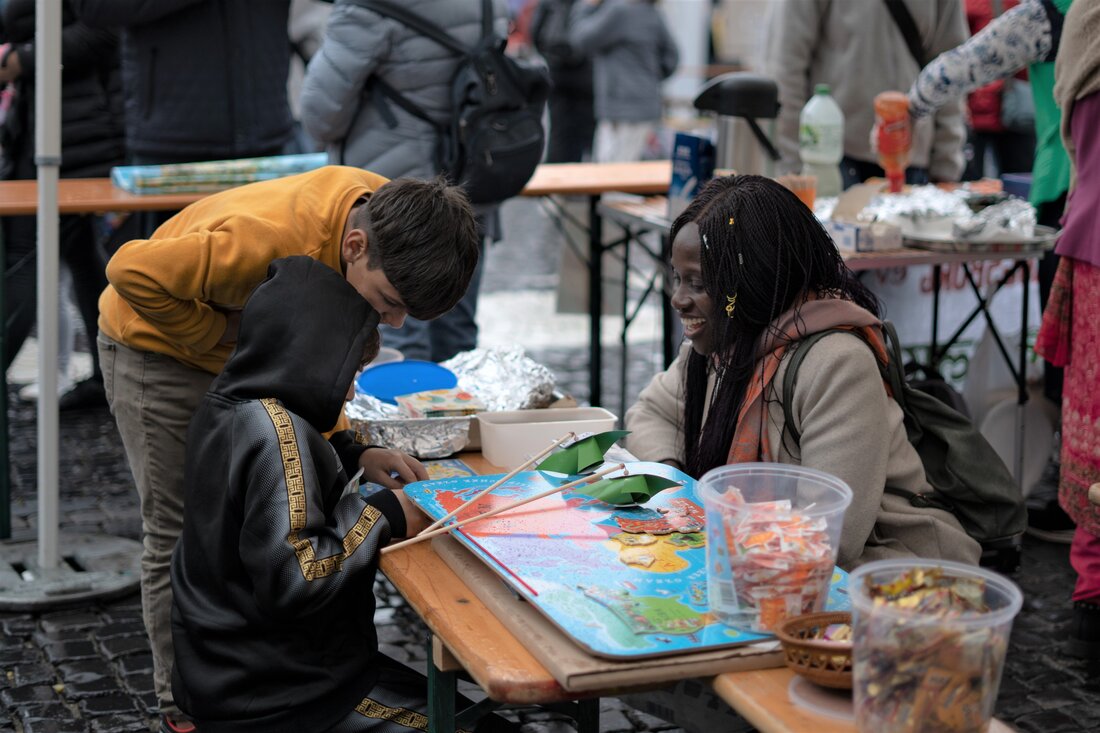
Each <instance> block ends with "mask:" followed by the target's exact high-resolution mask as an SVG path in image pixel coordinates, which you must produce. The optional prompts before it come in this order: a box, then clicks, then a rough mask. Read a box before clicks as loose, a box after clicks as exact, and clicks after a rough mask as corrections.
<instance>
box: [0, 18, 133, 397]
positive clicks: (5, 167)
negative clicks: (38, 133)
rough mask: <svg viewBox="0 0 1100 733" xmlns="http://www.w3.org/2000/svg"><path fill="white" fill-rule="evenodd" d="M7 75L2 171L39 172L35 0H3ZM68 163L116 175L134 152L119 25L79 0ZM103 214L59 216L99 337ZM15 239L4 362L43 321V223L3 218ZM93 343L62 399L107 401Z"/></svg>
mask: <svg viewBox="0 0 1100 733" xmlns="http://www.w3.org/2000/svg"><path fill="white" fill-rule="evenodd" d="M0 5H2V7H3V12H2V13H0V42H5V43H7V44H9V45H8V46H7V50H6V51H4V53H3V55H2V56H0V84H2V83H4V82H7V83H8V84H11V85H12V87H13V88H14V95H13V97H12V105H11V107H10V108H9V109H8V112H7V116H6V117H5V118H4V124H3V127H2V128H0V149H2V151H3V153H2V157H0V178H2V179H3V180H31V179H34V178H35V177H36V175H37V169H36V166H35V162H34V155H35V150H34V129H35V3H34V0H7V2H6V3H2V4H0ZM61 63H62V74H61V170H60V175H61V177H63V178H88V177H98V176H106V175H107V174H108V173H109V171H110V169H111V166H114V165H118V164H120V163H123V162H125V157H126V150H125V144H124V141H123V130H122V91H121V84H120V82H119V73H118V38H117V36H116V34H115V33H114V32H113V31H111V30H104V29H95V28H90V27H89V26H87V25H86V24H84V23H82V22H80V21H79V19H78V18H77V16H76V15H75V13H74V12H73V8H72V5H71V3H70V2H68V1H66V2H64V3H62V30H61ZM98 224H99V221H98V220H97V217H93V216H90V215H79V216H75V215H74V216H63V217H61V220H60V224H59V227H60V229H59V236H58V242H59V249H60V251H59V254H60V258H61V262H62V264H63V265H64V266H66V267H68V269H69V271H70V272H71V274H72V283H73V294H74V295H75V300H76V305H77V307H78V309H79V310H80V316H81V319H82V320H83V322H84V330H85V333H86V334H87V336H88V339H89V343H91V344H94V343H95V338H96V333H97V331H98V329H97V326H96V321H97V320H98V318H99V305H98V302H99V294H100V293H101V292H103V288H105V287H106V286H107V278H106V276H105V275H104V265H105V260H104V258H103V257H102V256H101V255H100V254H99V252H98V249H97V229H98ZM2 226H3V237H4V246H5V258H4V259H5V262H4V265H5V270H4V286H5V308H6V311H5V313H6V325H7V332H6V334H5V344H4V348H5V352H4V368H5V369H6V368H7V367H8V366H9V365H10V364H11V362H12V360H13V359H14V358H15V355H16V354H17V353H18V352H19V348H20V346H22V345H23V342H24V341H25V340H26V338H27V335H28V334H29V333H30V330H31V327H32V326H33V325H34V322H35V317H36V308H35V304H36V297H35V296H36V289H37V248H36V244H35V243H36V241H37V224H36V219H35V217H33V216H19V217H6V218H4V219H3V221H2ZM91 352H92V376H91V377H90V378H89V379H88V380H86V381H84V382H81V383H79V384H77V385H76V386H75V387H74V388H73V389H72V390H71V391H69V392H67V393H66V394H65V395H63V396H62V398H61V405H60V406H61V409H63V410H64V409H74V408H80V407H91V406H106V404H107V403H106V399H105V397H104V393H103V375H102V373H101V372H100V368H99V358H98V356H97V354H96V353H95V349H94V348H93V349H91Z"/></svg>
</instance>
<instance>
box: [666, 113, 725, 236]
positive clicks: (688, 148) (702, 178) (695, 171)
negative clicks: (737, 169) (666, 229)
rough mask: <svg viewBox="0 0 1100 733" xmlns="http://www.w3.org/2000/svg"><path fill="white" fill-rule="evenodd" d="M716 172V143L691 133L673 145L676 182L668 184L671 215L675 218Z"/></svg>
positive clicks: (670, 217)
mask: <svg viewBox="0 0 1100 733" xmlns="http://www.w3.org/2000/svg"><path fill="white" fill-rule="evenodd" d="M713 175H714V143H712V142H711V141H710V139H709V138H706V137H701V136H699V135H692V134H691V133H687V132H678V133H676V138H675V140H674V141H673V144H672V181H671V183H670V184H669V187H668V218H669V219H675V218H676V217H677V216H679V215H680V212H682V211H683V210H684V209H686V208H687V205H688V203H689V202H690V201H691V200H692V199H693V198H695V194H697V193H698V192H699V189H700V188H702V187H703V184H704V183H706V182H707V181H709V180H710V179H711V177H712V176H713Z"/></svg>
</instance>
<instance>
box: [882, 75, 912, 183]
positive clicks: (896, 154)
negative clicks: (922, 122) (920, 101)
mask: <svg viewBox="0 0 1100 733" xmlns="http://www.w3.org/2000/svg"><path fill="white" fill-rule="evenodd" d="M875 124H876V125H877V126H878V136H877V139H876V141H875V142H876V143H877V145H878V164H879V165H880V166H882V169H883V170H884V171H885V172H886V180H887V181H888V182H889V183H890V192H891V193H898V192H899V191H901V189H902V186H903V185H904V184H905V169H906V168H908V167H909V149H910V147H911V145H912V138H913V134H912V124H911V123H910V120H909V98H908V97H907V96H906V95H904V94H902V93H901V92H882V93H881V94H879V95H877V96H876V97H875Z"/></svg>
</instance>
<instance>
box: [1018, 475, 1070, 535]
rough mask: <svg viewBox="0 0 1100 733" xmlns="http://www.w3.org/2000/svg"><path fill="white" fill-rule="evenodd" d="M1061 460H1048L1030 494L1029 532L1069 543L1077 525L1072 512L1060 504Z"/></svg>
mask: <svg viewBox="0 0 1100 733" xmlns="http://www.w3.org/2000/svg"><path fill="white" fill-rule="evenodd" d="M1061 468H1062V464H1061V463H1059V462H1058V461H1055V460H1050V461H1047V465H1046V467H1045V468H1043V473H1042V475H1040V476H1039V480H1038V481H1036V482H1035V486H1034V487H1032V489H1031V492H1030V493H1028V495H1027V503H1026V506H1027V530H1026V531H1027V533H1028V534H1029V535H1031V536H1032V537H1035V538H1037V539H1040V540H1045V541H1047V542H1056V543H1058V544H1061V545H1068V544H1070V543H1072V542H1073V532H1074V530H1075V529H1076V528H1077V525H1076V524H1075V523H1074V521H1073V520H1072V519H1070V516H1069V515H1068V514H1066V513H1065V511H1064V510H1063V509H1062V507H1061V506H1059V505H1058V474H1059V472H1060V471H1061Z"/></svg>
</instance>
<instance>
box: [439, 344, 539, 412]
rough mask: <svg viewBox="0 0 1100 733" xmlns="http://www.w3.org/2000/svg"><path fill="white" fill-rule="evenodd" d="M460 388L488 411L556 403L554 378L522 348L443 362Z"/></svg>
mask: <svg viewBox="0 0 1100 733" xmlns="http://www.w3.org/2000/svg"><path fill="white" fill-rule="evenodd" d="M442 366H445V367H447V368H448V369H450V370H451V371H452V372H454V373H455V375H456V376H457V377H458V386H459V388H461V389H464V390H466V391H467V392H469V393H470V394H472V395H474V396H475V397H477V398H478V399H479V400H481V403H482V404H483V405H485V409H486V410H487V411H489V412H495V411H498V410H530V409H535V408H539V407H546V406H547V405H549V404H550V403H551V402H552V401H553V393H554V375H553V373H552V372H551V371H550V370H549V369H547V368H546V367H545V366H543V365H542V364H539V363H538V362H537V361H535V360H533V359H531V358H530V357H529V356H527V354H526V353H524V351H523V349H522V348H521V347H519V346H512V347H508V348H500V347H498V348H493V349H473V350H472V351H464V352H462V353H461V354H458V355H457V356H455V357H454V358H452V359H450V360H448V361H445V362H442Z"/></svg>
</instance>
